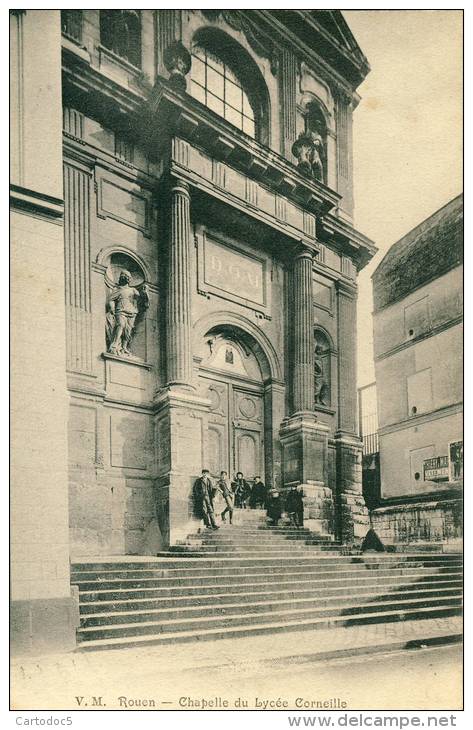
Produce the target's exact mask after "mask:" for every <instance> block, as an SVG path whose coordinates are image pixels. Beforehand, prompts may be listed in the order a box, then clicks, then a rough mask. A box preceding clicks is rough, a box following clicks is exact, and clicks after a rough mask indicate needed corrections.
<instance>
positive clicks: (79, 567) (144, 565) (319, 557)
mask: <svg viewBox="0 0 473 730" xmlns="http://www.w3.org/2000/svg"><path fill="white" fill-rule="evenodd" d="M291 560H292V558H288V559H284V560H283V561H281V559H280V558H279V559H277V560H271V559H267V558H264V559H262V558H260V559H257V560H256V561H255V560H252V559H248V558H239V557H238V556H235V557H233V558H231V559H229V560H228V559H227V560H225V559H223V558H221V557H218V556H216V557H213V558H211V559H208V558H207V559H199V558H197V559H189V561H188V562H189V565H194V566H195V567H196V568H198V569H199V570H201V569H202V568H203V567H216V566H220V567H225V566H232V567H233V568H238V567H239V566H240V565H241V566H243V569H244V568H246V567H251V563H252V562H254V563H255V564H257V565H263V564H264V565H266V566H267V567H271V565H274V566H279V565H287V564H289V562H290V561H291ZM294 560H296V561H300V556H299V555H297V556H295V558H294ZM419 561H421V562H423V563H425V564H429V565H433V564H434V563H437V564H445V565H450V564H461V562H462V561H461V557H460V556H458V555H452V554H442V553H440V554H436V555H433V554H429V555H425V556H424V555H422V556H419V555H418V554H413V555H409V554H407V553H403V554H399V555H398V554H385V553H379V554H378V553H376V554H373V555H361V556H352V555H325V554H315V553H313V554H311V555H310V557H309V558H308V559H307V562H304V561H301V562H302V563H303V564H306V565H309V564H310V562H312V563H318V564H321V565H322V564H323V565H326V566H332V567H334V568H336V567H337V565H346V564H347V563H350V564H354V563H357V564H363V565H367V566H370V567H371V566H372V567H374V566H375V565H377V564H379V565H389V564H391V563H398V564H400V563H401V562H402V563H407V564H408V563H411V562H419ZM173 567H177V568H179V569H182V567H183V560H182V558H177V557H176V558H167V559H166V558H154V559H153V560H146V561H143V562H131V561H130V562H125V561H123V562H121V561H116V562H115V561H114V562H88V561H86V560H84V561H83V562H80V563H74V564H73V565H72V566H71V573H72V575H73V576H74V577H75V576H76V574H78V573H83V572H100V571H109V570H110V569H111V568H112V569H113V570H119V569H122V570H130V569H132V570H135V571H141V570H150V569H153V570H162V571H168V570H170V569H172V568H173ZM165 574H166V573H165Z"/></svg>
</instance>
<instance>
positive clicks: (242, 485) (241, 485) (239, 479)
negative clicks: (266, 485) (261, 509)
mask: <svg viewBox="0 0 473 730" xmlns="http://www.w3.org/2000/svg"><path fill="white" fill-rule="evenodd" d="M232 489H233V493H234V494H235V507H242V508H243V509H246V508H247V506H248V500H249V499H250V494H251V487H250V485H249V484H248V482H247V481H246V479H245V478H244V477H243V472H241V471H238V472H237V475H236V478H235V481H234V482H233V484H232Z"/></svg>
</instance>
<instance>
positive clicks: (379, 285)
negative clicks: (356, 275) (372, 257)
mask: <svg viewBox="0 0 473 730" xmlns="http://www.w3.org/2000/svg"><path fill="white" fill-rule="evenodd" d="M462 261H463V195H458V196H457V197H456V198H454V199H453V200H451V201H450V202H449V203H447V204H446V205H444V206H443V208H440V210H438V211H437V212H436V213H434V214H433V215H431V216H430V217H429V218H427V219H426V220H425V221H423V222H422V223H420V224H419V225H418V226H416V227H415V228H413V229H412V231H409V233H407V234H406V235H405V236H404V237H403V238H401V239H400V240H399V241H397V242H396V243H394V244H393V245H392V246H391V248H390V249H389V251H388V252H387V254H386V256H385V257H384V258H383V260H382V261H381V263H380V264H379V266H378V268H377V269H376V271H375V272H374V274H373V276H372V279H373V301H374V310H375V311H377V310H379V309H382V308H383V307H386V306H388V305H389V304H392V303H393V302H395V301H397V300H398V299H403V298H404V297H405V296H407V294H409V293H410V292H411V291H413V290H414V289H417V288H418V287H420V286H423V285H424V284H427V282H429V281H431V280H432V279H436V278H438V277H439V276H442V274H445V273H446V272H447V271H449V270H450V269H453V268H454V267H455V266H458V265H459V264H460V263H461V262H462Z"/></svg>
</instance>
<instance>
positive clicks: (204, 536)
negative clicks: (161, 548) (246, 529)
mask: <svg viewBox="0 0 473 730" xmlns="http://www.w3.org/2000/svg"><path fill="white" fill-rule="evenodd" d="M189 542H211V543H214V542H218V543H220V542H225V543H227V542H228V543H240V544H242V545H243V544H245V543H252V544H258V545H263V544H264V545H274V544H276V545H286V544H290V545H292V544H293V543H297V542H307V543H309V544H311V543H312V544H314V545H332V546H334V547H336V548H338V549H341V545H340V544H339V543H337V542H336V541H335V540H327V538H324V537H318V536H316V535H311V534H310V533H309V534H306V533H300V532H296V533H294V534H293V535H273V534H271V535H265V534H264V532H259V533H255V534H253V533H248V534H246V535H245V534H243V533H242V532H228V531H227V530H209V531H208V532H205V533H194V534H192V535H188V536H187V538H186V539H185V540H177V541H176V543H175V544H176V545H182V544H186V543H189Z"/></svg>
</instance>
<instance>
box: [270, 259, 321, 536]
mask: <svg viewBox="0 0 473 730" xmlns="http://www.w3.org/2000/svg"><path fill="white" fill-rule="evenodd" d="M312 259H313V253H312V251H311V250H310V249H309V248H308V247H305V246H301V247H300V248H299V249H298V250H297V252H296V254H295V260H294V266H293V279H292V281H293V296H294V301H295V304H294V318H293V322H292V327H290V330H292V331H293V338H292V343H293V350H294V355H293V368H292V410H291V416H290V417H289V418H286V419H284V421H283V423H282V424H281V429H280V432H279V436H280V439H281V444H282V447H283V484H284V487H285V488H286V489H287V488H288V487H290V486H291V485H292V484H297V485H299V486H300V487H301V488H302V490H303V492H304V513H305V524H306V525H307V526H308V527H310V529H312V530H314V531H316V532H318V533H319V534H324V535H327V534H332V533H333V500H332V490H331V489H330V487H329V486H328V435H329V427H328V426H326V425H325V424H324V423H320V422H319V421H317V417H316V414H315V411H314V345H315V343H314V307H313V295H312V285H313V284H312V278H313V275H312Z"/></svg>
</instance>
